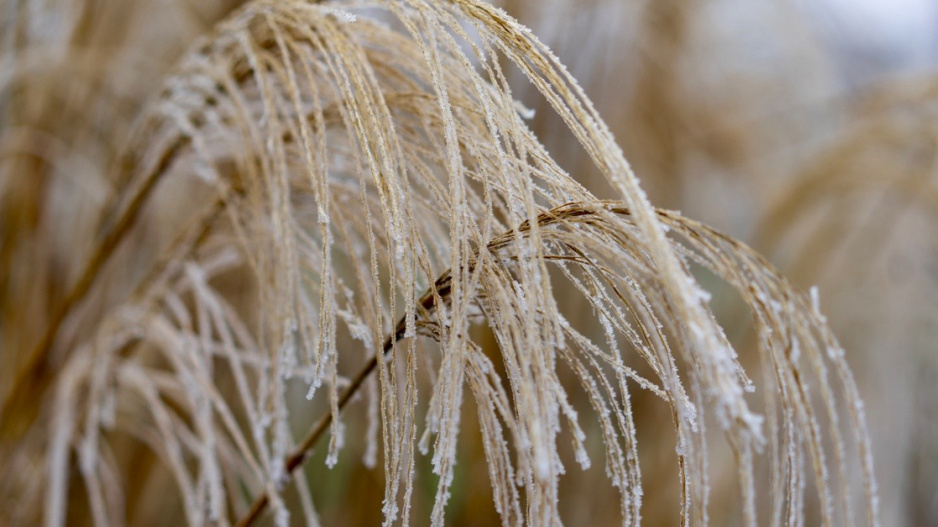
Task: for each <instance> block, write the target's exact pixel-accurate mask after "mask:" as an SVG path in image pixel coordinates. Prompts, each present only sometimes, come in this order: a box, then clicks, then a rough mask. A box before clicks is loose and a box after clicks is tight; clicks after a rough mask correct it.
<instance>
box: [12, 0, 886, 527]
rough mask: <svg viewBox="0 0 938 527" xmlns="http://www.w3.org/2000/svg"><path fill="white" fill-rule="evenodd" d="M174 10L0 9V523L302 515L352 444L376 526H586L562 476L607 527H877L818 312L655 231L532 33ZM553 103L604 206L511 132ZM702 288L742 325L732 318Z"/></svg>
mask: <svg viewBox="0 0 938 527" xmlns="http://www.w3.org/2000/svg"><path fill="white" fill-rule="evenodd" d="M179 4H180V5H179V6H175V7H177V8H178V10H172V9H169V8H165V9H164V8H160V9H155V8H154V7H153V6H151V5H149V4H147V3H146V2H141V3H140V4H137V3H136V2H125V3H113V2H102V3H100V4H99V3H96V2H91V1H89V2H82V3H80V4H73V3H67V2H63V4H62V5H54V3H52V4H51V5H50V4H46V3H40V2H36V3H31V2H23V3H13V2H9V3H7V4H4V5H3V6H2V7H0V9H2V10H3V11H2V12H3V13H4V14H5V19H6V20H7V21H8V22H7V23H6V25H5V26H3V27H2V28H0V42H3V46H4V47H3V56H2V60H3V61H4V62H3V63H4V64H6V65H7V68H4V69H3V71H7V72H9V73H8V74H7V77H6V78H5V79H4V82H5V83H6V85H7V86H8V87H7V88H6V91H5V92H4V96H3V99H0V104H2V108H3V112H2V113H0V123H2V125H0V126H2V131H3V133H4V138H5V139H6V142H5V143H3V144H4V145H5V146H6V148H7V149H8V150H9V151H10V152H11V153H10V154H8V155H9V160H8V161H6V162H5V164H3V165H0V169H2V170H3V172H0V189H2V190H3V202H2V207H3V208H2V211H3V214H4V216H3V222H4V223H3V224H2V225H3V229H4V230H3V236H4V238H3V246H2V251H3V252H2V259H0V264H2V266H3V267H2V269H3V271H4V278H3V283H2V289H0V293H2V294H0V302H2V304H0V308H2V314H3V317H4V318H3V322H2V324H3V325H2V326H0V342H2V346H3V348H2V350H3V351H2V356H0V360H2V370H3V372H2V377H0V379H2V388H0V397H2V399H0V401H2V403H3V404H2V409H0V412H2V413H0V419H2V421H0V424H2V426H0V448H2V455H0V467H2V470H3V474H4V478H2V479H0V504H2V507H0V508H2V512H0V519H2V520H3V523H10V524H29V523H36V522H40V521H41V522H45V524H46V525H50V526H57V525H64V524H68V525H73V524H83V523H94V524H103V525H108V524H115V525H120V524H125V523H130V524H143V523H153V524H159V523H161V522H164V523H170V522H182V521H184V522H186V523H188V524H191V525H204V524H220V525H229V524H232V523H235V524H240V525H247V524H251V523H254V522H255V521H259V520H261V519H273V520H274V522H275V523H276V524H277V525H288V524H290V522H291V521H294V522H303V523H307V524H318V523H319V521H320V516H319V514H318V513H317V507H320V506H321V504H320V503H318V500H314V499H313V497H314V496H315V495H316V494H317V493H319V494H320V495H322V494H328V489H324V488H323V487H322V485H321V484H320V480H321V479H324V478H325V477H327V476H320V475H321V474H326V473H327V472H328V471H330V469H332V470H336V471H345V473H346V474H359V472H357V471H356V469H350V468H348V465H347V464H346V465H343V461H345V459H343V458H347V457H348V456H350V455H352V454H350V453H349V452H350V451H351V452H354V453H355V454H354V455H356V456H359V455H360V456H361V457H362V458H363V459H362V462H363V464H364V465H365V466H366V467H367V468H368V469H369V470H370V471H371V474H373V475H377V476H378V478H379V479H380V480H381V481H382V482H383V486H382V491H381V493H382V494H381V496H380V499H378V500H372V501H371V502H369V505H368V507H371V508H373V509H374V510H375V511H376V514H380V517H381V518H382V521H383V522H384V523H386V524H394V523H403V524H410V523H424V522H427V521H429V523H431V524H433V525H443V524H444V523H446V521H445V520H447V517H446V513H447V512H448V511H447V505H448V504H450V503H451V502H452V501H457V502H459V503H460V507H463V508H466V507H468V505H466V502H467V498H466V497H465V496H466V495H468V494H472V495H477V494H484V495H486V496H487V503H490V504H492V506H493V508H494V509H495V512H496V513H497V515H498V519H499V520H500V521H501V522H502V523H503V524H507V525H517V524H527V525H557V524H560V523H561V522H562V521H564V520H566V521H568V522H573V521H575V520H570V519H569V517H568V514H570V512H569V511H570V508H571V507H573V508H577V507H590V505H589V501H590V498H591V494H592V491H591V490H590V489H587V490H584V491H582V492H573V493H568V492H567V491H566V490H563V482H564V480H565V478H567V477H569V473H572V472H574V471H586V472H587V473H588V474H590V481H591V482H592V483H591V484H592V485H595V486H596V487H604V488H607V489H613V491H612V492H610V493H608V494H603V495H604V496H609V495H613V496H614V498H613V500H612V501H613V506H612V508H607V509H602V510H603V511H604V512H603V514H602V516H603V517H602V518H595V520H596V521H599V522H600V523H606V522H615V521H619V522H621V523H622V524H626V525H638V524H639V523H641V519H642V517H643V515H647V510H648V508H649V505H648V503H649V501H650V500H651V502H652V503H655V504H657V503H658V502H657V501H655V500H660V499H662V498H661V496H665V497H670V507H672V508H673V509H674V510H677V511H679V512H678V513H676V514H675V517H676V516H677V515H678V514H679V517H680V518H681V520H682V521H683V522H685V523H687V524H693V525H705V524H707V523H708V522H710V523H718V522H721V521H726V520H725V519H726V518H735V521H737V522H739V523H741V524H745V525H757V524H758V525H762V524H770V525H781V524H785V525H801V524H804V523H806V522H807V523H810V524H815V523H817V524H821V525H876V524H877V516H878V510H877V509H878V497H877V489H876V479H875V477H874V474H873V449H872V446H871V444H870V439H869V436H870V434H869V432H868V431H867V424H866V418H865V415H864V413H865V410H864V405H863V403H862V402H861V400H860V396H859V391H858V388H857V385H856V382H855V380H854V377H853V374H852V373H851V370H850V369H849V367H848V366H847V354H846V352H845V351H844V348H843V347H842V346H841V345H840V344H839V343H838V341H837V339H836V337H835V336H834V334H833V332H832V331H831V329H830V328H829V326H828V324H827V321H826V318H825V316H824V315H822V313H821V312H820V307H819V304H820V301H819V299H818V298H817V295H816V294H815V295H809V294H806V293H804V292H801V291H800V290H799V289H798V288H796V287H794V286H793V285H791V283H789V282H788V281H787V280H786V279H785V278H783V277H782V276H781V275H780V274H779V273H778V272H777V271H776V270H775V269H774V267H773V266H772V265H771V264H769V263H768V262H767V261H766V260H765V259H763V258H762V257H760V256H759V255H758V254H757V253H755V252H754V251H752V250H751V249H749V248H748V247H747V246H746V245H745V244H743V243H741V242H739V241H737V240H735V239H734V238H731V237H729V236H726V235H724V234H721V233H720V232H718V231H717V230H715V229H713V228H711V227H708V226H706V225H704V224H702V223H700V222H697V221H694V220H692V219H689V218H687V217H685V216H683V215H681V214H680V213H678V212H675V211H669V210H662V209H656V208H654V207H653V206H652V205H651V203H650V202H649V200H648V198H647V197H646V195H645V193H644V192H643V190H642V189H641V187H640V186H639V182H638V178H637V177H636V175H635V173H634V172H633V170H632V168H631V166H630V165H629V163H628V162H627V161H626V158H625V156H624V155H623V153H622V150H621V149H620V147H619V146H618V143H617V142H616V141H615V139H614V138H613V135H612V133H611V132H610V131H609V128H608V127H607V126H606V124H605V123H604V121H603V120H602V118H601V117H600V115H599V113H598V112H597V111H596V110H595V109H594V107H593V104H592V103H591V102H590V99H588V98H587V97H586V95H585V94H584V92H583V90H582V89H581V88H580V86H579V84H578V83H577V81H576V80H575V79H574V78H573V77H572V76H571V75H570V74H569V73H568V72H567V70H566V69H565V67H564V66H563V65H562V64H561V63H560V61H559V60H558V59H557V58H556V57H555V56H554V55H553V54H552V53H551V52H550V51H549V50H548V49H547V47H546V46H544V45H543V44H541V42H540V41H539V40H538V39H537V38H536V37H535V35H534V34H533V33H532V32H531V31H530V30H529V29H528V28H526V27H524V26H522V25H520V24H519V23H518V22H516V21H515V20H514V19H513V18H511V17H510V16H509V15H508V14H506V13H505V12H504V11H502V10H501V9H498V8H495V7H492V6H490V5H488V4H486V3H483V2H479V1H477V0H449V1H443V0H378V1H373V2H341V1H336V2H323V3H318V2H310V1H300V0H268V1H254V2H248V3H246V4H244V5H242V6H240V7H239V8H237V9H234V10H232V7H233V6H231V5H228V3H227V2H217V3H215V4H206V5H204V6H199V7H196V6H190V5H188V4H187V3H186V2H180V3H179ZM76 5H77V6H79V7H75V6H76ZM7 15H8V16H7ZM679 18H680V17H676V16H675V17H672V18H667V17H666V18H665V21H666V22H667V23H666V24H664V26H665V28H664V29H665V31H666V32H667V33H668V34H672V33H673V34H677V33H680V32H681V31H682V29H681V27H683V26H682V23H681V21H680V19H679ZM216 20H217V22H216ZM209 21H211V22H209ZM164 24H165V25H164ZM163 27H165V28H167V29H166V31H165V32H162V31H160V28H163ZM174 39H176V40H174ZM189 41H192V43H191V44H188V43H189ZM183 43H187V45H188V51H185V52H184V53H182V54H181V58H179V59H178V60H173V63H174V64H175V65H174V66H173V67H172V68H166V67H165V65H164V64H163V63H162V62H160V61H161V60H162V59H164V58H165V59H166V61H169V60H170V58H171V57H174V56H175V54H177V53H179V49H180V48H181V47H182V46H181V45H182V44H183ZM517 76H522V77H524V78H525V79H526V80H525V81H524V82H529V83H530V86H533V88H534V89H535V90H536V91H537V97H539V98H540V99H539V100H541V101H543V102H544V104H543V108H542V109H540V111H539V112H537V114H535V115H532V114H531V112H529V111H527V110H526V108H525V106H524V104H522V102H519V101H518V100H516V99H517V97H516V94H515V93H514V92H513V91H512V88H511V87H510V86H512V85H513V84H512V83H509V80H508V79H509V78H512V79H514V77H517ZM670 78H671V77H669V76H668V75H664V76H658V77H655V78H652V79H650V80H648V82H649V85H648V86H646V87H643V88H640V89H639V90H638V91H639V92H640V93H641V92H643V90H644V91H645V92H647V91H648V90H652V92H653V91H654V86H655V85H656V83H657V85H659V86H660V85H663V84H667V82H668V79H670ZM658 102H659V103H660V105H661V106H660V108H671V109H672V110H674V106H673V103H674V101H673V100H671V99H669V98H668V97H664V98H663V99H662V100H659V101H658ZM545 111H549V112H551V113H552V114H554V115H556V117H557V118H558V119H559V123H560V124H559V126H562V127H563V129H564V130H565V132H564V133H565V134H567V140H568V141H569V144H570V145H571V146H570V148H572V147H574V146H576V148H578V149H580V150H581V152H582V154H581V155H582V156H585V157H584V159H588V160H589V169H588V170H589V171H590V172H591V174H593V176H592V177H597V178H599V179H600V180H601V182H602V185H604V186H605V188H607V189H608V195H603V196H602V198H607V199H601V197H600V196H599V194H598V193H596V192H593V191H591V190H589V189H588V188H587V187H586V186H584V184H583V183H581V182H580V181H579V179H578V177H577V174H570V173H568V172H567V171H565V170H564V169H563V168H562V167H561V166H560V165H559V164H558V163H557V162H556V161H555V160H554V158H553V157H552V155H551V152H549V151H548V149H547V148H546V147H545V146H544V145H543V144H542V143H541V141H540V140H539V139H538V136H537V135H536V134H535V132H533V131H532V127H534V125H536V123H532V122H531V119H532V118H533V119H538V118H539V116H540V115H541V114H542V113H543V112H545ZM670 114H673V112H672V113H668V112H665V114H662V115H670ZM644 119H646V120H645V121H640V122H645V123H646V124H647V123H650V122H653V121H654V119H651V120H650V121H649V120H648V119H649V117H648V116H645V117H644ZM647 130H648V131H649V134H650V135H651V137H653V138H657V141H656V142H655V144H657V145H659V146H661V147H662V148H663V149H664V150H665V151H668V150H669V149H670V150H671V151H674V150H679V149H680V148H681V145H680V143H679V142H675V143H673V144H672V143H668V144H664V143H667V142H668V141H670V140H671V139H673V137H672V136H671V135H669V133H668V132H667V131H666V130H664V131H662V130H653V129H652V125H651V124H648V126H647ZM665 175H666V176H668V177H672V178H673V181H675V182H678V181H679V180H680V179H681V177H682V176H681V174H680V173H679V171H677V170H676V169H675V170H674V171H673V172H672V173H669V174H665ZM701 276H706V277H709V278H708V280H712V281H713V282H714V283H716V282H718V281H719V282H721V283H723V284H725V286H727V287H728V288H729V289H731V290H733V291H735V294H736V295H737V296H738V298H740V299H741V300H742V304H743V305H744V306H745V307H746V308H747V310H748V315H747V316H742V317H740V319H741V321H735V322H734V325H733V326H732V327H729V328H724V326H723V325H721V323H720V322H719V321H718V317H717V314H715V313H714V309H713V307H712V305H713V302H712V295H711V293H710V292H708V291H707V290H706V289H705V288H704V287H702V285H701V284H702V282H703V278H700V277H701ZM740 328H748V330H745V331H749V332H750V333H749V335H750V336H751V339H752V340H753V342H754V345H753V346H752V347H751V349H748V348H747V352H749V353H748V355H747V356H746V357H741V356H740V355H738V354H737V352H736V350H735V349H734V346H733V345H732V344H731V342H730V339H728V338H727V336H726V335H727V334H728V333H730V332H734V333H736V332H740V331H744V330H741V329H740ZM744 365H745V366H744ZM304 394H305V396H306V397H303V395H304ZM649 400H651V401H653V402H652V403H651V404H649V403H648V401H649ZM636 401H641V402H642V404H641V405H638V404H636ZM472 409H474V410H475V415H473V416H468V415H466V414H467V413H469V411H471V410H472ZM653 409H654V410H655V411H658V412H659V415H660V416H662V417H663V418H662V419H660V420H659V421H658V424H660V423H661V422H665V423H669V424H670V427H669V428H670V435H669V437H668V439H667V441H664V440H663V439H660V438H658V437H649V436H647V435H645V436H643V432H642V428H641V426H640V425H641V424H642V423H644V422H648V420H649V418H648V417H647V415H639V414H640V413H641V414H645V413H646V412H649V411H651V410H653ZM470 417H471V418H470ZM469 437H471V438H472V439H469ZM468 441H475V444H476V448H475V450H474V452H475V453H476V454H477V457H476V458H474V459H470V460H468V462H469V463H470V464H471V465H477V466H484V468H485V470H484V472H485V475H486V476H487V479H484V478H483V481H484V483H485V485H484V486H483V488H474V487H473V488H466V487H467V485H466V483H465V481H464V480H462V481H463V482H462V483H460V481H461V480H460V476H459V475H458V471H459V470H460V466H464V465H461V463H464V462H465V461H467V460H466V459H465V455H461V454H460V446H461V444H463V443H466V442H468ZM346 444H348V445H347V446H346ZM661 444H665V445H667V448H664V447H662V446H661ZM645 449H650V450H652V451H655V452H658V451H663V450H667V449H670V450H672V451H673V452H674V454H673V462H670V463H668V464H667V465H666V466H661V465H658V464H654V465H653V464H650V463H649V462H648V460H647V458H643V455H642V452H643V450H645ZM317 450H318V451H319V455H318V457H317V454H316V451H317ZM472 451H473V450H470V452H472ZM313 458H316V459H317V461H319V460H322V461H323V463H322V464H319V463H317V464H316V465H315V466H311V465H310V464H309V460H310V459H313ZM355 461H356V462H357V459H355ZM724 463H725V466H723V464H724ZM715 464H719V465H720V466H717V467H714V465H715ZM427 465H428V466H427ZM334 467H335V468H334ZM591 467H599V468H600V470H599V471H597V470H594V469H593V468H591ZM727 467H730V468H729V469H727ZM425 468H426V470H425ZM470 468H471V467H470ZM603 472H604V473H605V477H604V476H603ZM715 472H718V473H719V474H720V476H719V477H718V478H717V479H719V481H717V482H716V483H714V473H715ZM661 473H671V474H674V475H675V476H676V478H677V481H678V484H677V488H676V489H671V491H673V492H669V491H667V490H665V489H667V488H668V486H667V485H659V484H657V483H656V482H657V481H658V480H659V478H660V477H661V476H659V474H661ZM649 474H651V476H649ZM727 474H729V475H730V476H729V478H730V479H731V480H732V481H733V482H734V483H733V486H734V488H733V489H732V492H730V493H726V492H725V490H724V488H723V486H724V485H725V477H726V475H727ZM594 476H595V477H594ZM649 479H651V480H652V481H653V483H652V484H648V482H647V481H648V480H649ZM473 481H475V480H473ZM337 485H338V484H337ZM713 487H718V488H717V491H719V497H720V502H719V504H718V507H719V509H720V510H719V511H716V512H714V509H716V508H717V507H715V506H713V505H712V504H711V501H712V493H713ZM591 488H592V487H591ZM659 492H660V495H659ZM455 494H462V496H459V495H455ZM727 496H731V497H727ZM330 499H338V500H339V503H341V505H340V506H338V507H339V508H347V509H355V508H365V507H363V506H362V505H360V503H361V502H362V501H363V498H362V497H361V496H358V495H355V494H353V493H351V492H350V493H349V494H348V495H342V496H335V495H334V494H333V495H332V496H331V498H330ZM314 501H317V503H314ZM415 503H416V504H417V505H416V506H415ZM328 506H330V507H336V506H335V505H333V504H328ZM601 506H602V507H608V504H602V505H601ZM655 506H658V505H655ZM610 511H612V512H610ZM727 511H732V512H727ZM349 514H358V513H357V512H355V511H351V512H349ZM463 514H464V515H466V516H468V517H470V518H471V517H472V515H473V511H471V510H469V511H468V512H466V511H464V512H463ZM606 514H617V518H616V519H612V518H607V517H606V516H605V515H606ZM597 516H599V514H597ZM712 518H716V519H712Z"/></svg>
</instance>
